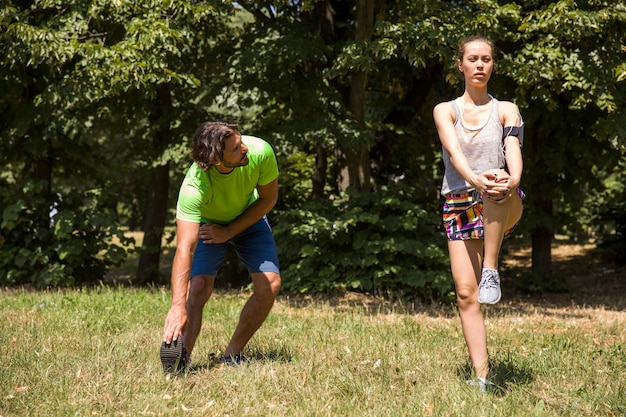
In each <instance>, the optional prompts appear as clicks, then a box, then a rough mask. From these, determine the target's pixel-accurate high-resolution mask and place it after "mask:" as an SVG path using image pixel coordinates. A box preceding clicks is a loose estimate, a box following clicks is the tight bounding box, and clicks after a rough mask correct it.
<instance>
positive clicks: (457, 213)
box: [443, 188, 526, 240]
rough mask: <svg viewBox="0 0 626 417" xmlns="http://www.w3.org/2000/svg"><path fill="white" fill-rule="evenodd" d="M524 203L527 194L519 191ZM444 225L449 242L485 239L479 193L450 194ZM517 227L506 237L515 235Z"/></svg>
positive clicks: (511, 229) (444, 211) (444, 207)
mask: <svg viewBox="0 0 626 417" xmlns="http://www.w3.org/2000/svg"><path fill="white" fill-rule="evenodd" d="M517 195H519V196H520V198H521V199H522V201H523V200H524V198H526V194H524V192H523V191H522V190H521V189H519V188H518V189H517ZM443 225H444V227H445V228H446V235H447V236H448V240H468V239H483V238H484V230H483V200H482V197H481V196H480V194H478V193H477V192H470V193H463V194H448V195H447V197H446V202H445V203H444V205H443ZM515 226H517V224H516V225H514V226H513V227H511V228H510V229H509V230H507V231H506V232H504V236H508V235H510V234H511V233H513V230H515Z"/></svg>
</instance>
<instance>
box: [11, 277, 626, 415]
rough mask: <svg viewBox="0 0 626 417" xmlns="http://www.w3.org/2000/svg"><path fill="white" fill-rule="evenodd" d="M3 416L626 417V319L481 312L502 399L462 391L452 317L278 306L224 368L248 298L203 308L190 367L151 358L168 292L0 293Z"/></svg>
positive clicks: (384, 309)
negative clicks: (179, 370)
mask: <svg viewBox="0 0 626 417" xmlns="http://www.w3.org/2000/svg"><path fill="white" fill-rule="evenodd" d="M0 297H1V300H2V303H1V304H0V313H1V315H2V322H1V323H0V342H1V344H0V364H1V366H0V380H1V381H2V384H0V416H3V417H9V416H75V415H79V416H86V415H116V416H140V415H153V416H178V415H185V416H226V415H228V416H416V415H417V416H421V415H424V416H431V415H432V416H465V415H469V416H487V415H490V416H491V415H493V416H596V415H597V416H621V415H625V414H626V390H625V383H624V371H625V370H626V348H625V347H624V346H625V345H624V343H625V341H626V336H625V332H624V319H625V317H626V313H624V312H619V311H607V310H602V309H585V308H570V309H560V310H557V309H537V308H535V307H532V308H531V307H528V308H525V307H524V306H523V305H518V306H516V307H515V308H511V307H510V306H506V305H502V306H498V307H492V308H490V309H487V310H486V318H487V326H488V334H489V346H490V353H491V366H492V371H493V379H494V381H495V382H496V383H497V385H498V390H497V391H496V392H495V394H493V395H488V396H482V395H480V394H478V393H477V392H475V391H474V390H473V389H471V387H468V386H467V385H466V384H465V383H464V381H465V379H466V378H468V377H470V376H471V374H470V370H469V369H470V368H469V365H468V363H467V354H466V348H465V343H464V341H463V337H462V335H461V332H460V328H459V322H458V317H457V316H456V313H455V311H454V310H453V309H451V308H447V307H441V308H413V307H412V306H409V307H407V306H401V305H390V304H385V303H381V304H372V303H370V301H372V300H366V299H363V300H360V299H358V298H357V299H355V300H352V301H346V300H344V301H342V302H335V301H336V300H335V301H322V300H318V301H315V300H314V301H310V300H309V301H303V300H298V301H295V300H293V299H289V298H287V297H282V298H280V299H279V300H278V302H277V304H276V306H275V308H274V310H273V311H272V313H271V315H270V317H269V318H268V320H267V322H266V323H265V325H264V326H263V327H262V328H261V330H260V331H259V332H258V333H257V335H256V336H255V337H254V338H253V340H252V341H251V343H250V344H249V346H248V348H247V349H246V351H245V354H246V355H247V356H248V357H249V358H250V361H249V362H248V363H246V364H244V365H243V366H240V367H237V368H232V367H225V366H222V365H218V364H217V363H216V361H215V360H214V358H215V357H216V356H217V355H219V354H221V351H222V349H223V348H224V346H225V345H226V344H227V342H228V338H229V337H230V334H231V332H232V329H233V327H234V325H235V323H236V320H237V317H238V314H239V311H240V309H241V307H242V305H243V303H244V302H245V295H240V294H232V293H217V294H216V295H215V296H214V298H213V299H212V300H211V301H210V302H209V303H208V304H207V307H206V309H205V313H204V318H205V321H204V324H203V330H202V334H201V336H200V339H199V342H198V345H197V349H196V351H195V352H194V357H193V363H194V364H193V368H192V371H191V372H189V373H188V374H187V375H186V376H183V377H180V378H174V379H169V380H168V379H167V378H165V377H164V376H163V373H162V370H161V364H160V362H159V358H158V346H159V342H160V336H161V329H162V325H163V320H164V317H165V314H166V312H167V309H168V308H169V300H170V299H169V297H170V295H169V292H168V291H166V290H161V289H155V290H148V289H110V288H105V287H101V288H95V289H91V290H82V291H58V292H57V291H55V292H42V293H39V292H24V291H6V292H4V293H0Z"/></svg>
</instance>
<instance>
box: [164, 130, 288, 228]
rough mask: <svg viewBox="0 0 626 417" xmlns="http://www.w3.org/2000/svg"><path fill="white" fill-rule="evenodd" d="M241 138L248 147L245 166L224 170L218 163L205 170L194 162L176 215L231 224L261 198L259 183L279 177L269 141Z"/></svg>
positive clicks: (179, 195) (196, 221) (177, 216)
mask: <svg viewBox="0 0 626 417" xmlns="http://www.w3.org/2000/svg"><path fill="white" fill-rule="evenodd" d="M241 141H242V142H243V143H244V144H245V145H246V146H247V147H248V155H247V156H248V160H249V163H248V164H247V165H246V166H241V167H237V168H235V169H234V170H233V171H232V172H230V173H228V174H222V173H220V172H219V171H218V170H217V169H216V168H215V167H211V168H210V169H209V170H208V171H207V172H205V171H203V170H202V169H201V168H200V167H199V166H198V165H197V164H196V163H195V162H194V163H193V164H192V165H191V167H190V168H189V170H188V171H187V175H186V176H185V179H184V180H183V183H182V185H181V187H180V192H179V193H178V204H177V206H176V218H177V219H180V220H185V221H189V222H195V223H200V222H202V223H217V224H229V223H231V222H232V221H233V220H235V219H236V218H237V217H239V215H240V214H241V213H243V212H244V211H245V210H246V208H248V206H249V205H250V204H252V203H253V202H254V201H256V200H257V199H258V198H259V195H258V192H257V190H256V187H257V185H267V184H269V183H270V182H272V181H274V180H275V179H276V178H278V164H277V163H276V155H274V150H273V149H272V147H271V146H270V144H269V143H267V142H265V141H264V140H263V139H260V138H257V137H254V136H245V135H242V136H241Z"/></svg>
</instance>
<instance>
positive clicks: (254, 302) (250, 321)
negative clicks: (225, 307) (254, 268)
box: [224, 272, 280, 356]
mask: <svg viewBox="0 0 626 417" xmlns="http://www.w3.org/2000/svg"><path fill="white" fill-rule="evenodd" d="M251 277H252V283H253V284H254V293H253V294H252V295H251V296H250V298H249V299H248V301H247V302H246V304H245V306H244V307H243V310H242V311H241V314H240V316H239V323H238V324H237V327H236V328H235V332H234V333H233V336H232V337H231V339H230V343H229V344H228V346H227V347H226V350H225V351H224V356H234V355H238V354H240V353H241V351H242V350H243V348H244V347H245V346H246V344H247V343H248V342H249V341H250V339H251V338H252V336H253V335H254V333H255V332H256V331H257V330H258V329H259V327H261V325H262V324H263V322H264V321H265V319H266V318H267V316H268V314H269V312H270V310H271V309H272V307H273V306H274V301H275V300H276V296H277V295H278V290H279V289H280V275H279V274H276V273H273V272H258V273H254V274H251Z"/></svg>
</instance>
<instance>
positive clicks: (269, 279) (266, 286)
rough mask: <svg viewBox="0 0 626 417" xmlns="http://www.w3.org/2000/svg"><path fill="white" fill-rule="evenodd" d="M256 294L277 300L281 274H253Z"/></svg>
mask: <svg viewBox="0 0 626 417" xmlns="http://www.w3.org/2000/svg"><path fill="white" fill-rule="evenodd" d="M252 282H253V284H254V292H256V293H258V294H262V295H265V296H270V297H272V298H276V296H277V295H278V291H279V290H280V284H281V280H280V274H277V273H275V272H257V273H255V274H252Z"/></svg>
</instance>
